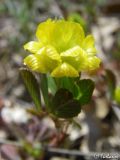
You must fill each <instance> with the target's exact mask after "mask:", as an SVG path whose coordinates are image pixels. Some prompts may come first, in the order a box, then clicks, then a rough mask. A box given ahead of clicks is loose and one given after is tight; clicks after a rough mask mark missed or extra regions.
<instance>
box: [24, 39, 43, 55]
mask: <svg viewBox="0 0 120 160" xmlns="http://www.w3.org/2000/svg"><path fill="white" fill-rule="evenodd" d="M42 46H43V45H42V43H40V42H35V41H31V42H28V43H26V44H25V45H24V49H25V50H28V51H29V52H31V53H36V52H37V51H38V50H39V49H40V48H41V47H42Z"/></svg>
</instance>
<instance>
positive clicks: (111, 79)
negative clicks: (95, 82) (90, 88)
mask: <svg viewBox="0 0 120 160" xmlns="http://www.w3.org/2000/svg"><path fill="white" fill-rule="evenodd" d="M106 80H107V84H108V89H109V93H110V97H111V98H114V91H115V88H116V78H115V75H114V73H113V72H112V71H110V70H109V69H106Z"/></svg>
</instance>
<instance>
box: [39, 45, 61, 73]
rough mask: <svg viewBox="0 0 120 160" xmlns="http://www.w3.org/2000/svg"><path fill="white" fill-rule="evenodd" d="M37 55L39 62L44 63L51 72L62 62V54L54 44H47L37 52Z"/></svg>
mask: <svg viewBox="0 0 120 160" xmlns="http://www.w3.org/2000/svg"><path fill="white" fill-rule="evenodd" d="M36 57H37V59H38V62H39V63H40V64H41V63H42V65H43V66H44V68H45V70H46V71H47V72H51V71H52V70H53V69H54V68H55V67H56V66H57V65H59V64H60V62H61V58H60V55H59V54H58V53H57V51H56V50H55V49H54V48H53V47H52V46H46V47H43V48H42V49H40V50H39V51H38V52H37V54H36Z"/></svg>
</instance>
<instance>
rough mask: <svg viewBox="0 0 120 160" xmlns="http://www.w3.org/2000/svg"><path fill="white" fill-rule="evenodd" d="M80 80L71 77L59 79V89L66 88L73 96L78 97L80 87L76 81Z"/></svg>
mask: <svg viewBox="0 0 120 160" xmlns="http://www.w3.org/2000/svg"><path fill="white" fill-rule="evenodd" d="M77 80H78V78H70V77H62V78H59V79H57V82H58V81H59V82H58V83H59V89H60V88H65V89H67V90H69V91H70V92H71V93H72V94H73V97H76V96H77V95H78V91H79V89H78V86H77V84H76V81H77Z"/></svg>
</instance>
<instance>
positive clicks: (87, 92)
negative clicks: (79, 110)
mask: <svg viewBox="0 0 120 160" xmlns="http://www.w3.org/2000/svg"><path fill="white" fill-rule="evenodd" d="M78 86H79V96H78V100H79V102H80V104H81V105H84V104H87V103H89V102H90V100H91V97H92V93H93V90H94V87H95V86H94V82H93V81H92V80H90V79H83V80H80V81H79V82H78Z"/></svg>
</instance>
